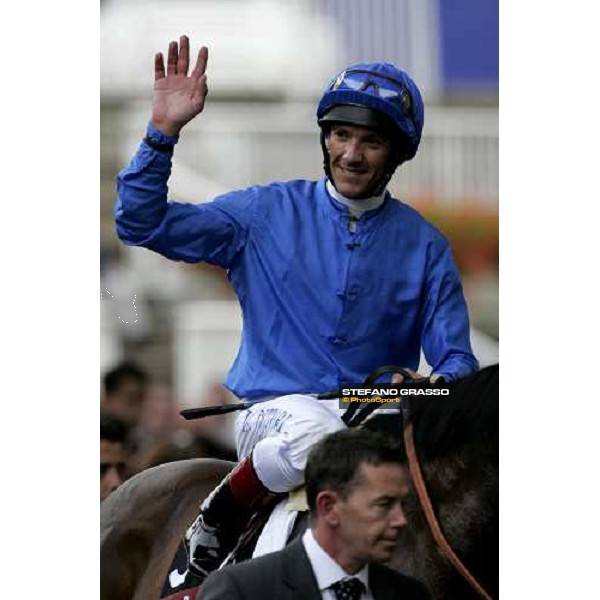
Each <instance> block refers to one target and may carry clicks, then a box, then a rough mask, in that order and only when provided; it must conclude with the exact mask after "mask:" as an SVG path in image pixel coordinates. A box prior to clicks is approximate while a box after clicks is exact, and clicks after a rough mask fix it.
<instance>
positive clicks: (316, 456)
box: [305, 429, 403, 513]
mask: <svg viewBox="0 0 600 600" xmlns="http://www.w3.org/2000/svg"><path fill="white" fill-rule="evenodd" d="M365 463H366V464H369V465H380V464H382V463H395V464H398V465H402V464H403V453H402V450H401V447H400V445H399V444H398V443H397V442H396V441H395V440H394V439H393V438H391V437H390V436H388V435H385V434H382V433H377V432H373V431H368V430H366V429H344V430H342V431H336V432H335V433H332V434H330V435H328V436H326V437H325V438H323V439H322V440H321V441H320V442H319V443H317V444H316V445H315V446H314V447H313V449H312V450H311V451H310V454H309V456H308V461H307V463H306V472H305V482H306V498H307V500H308V506H309V508H310V510H311V512H313V513H314V511H315V508H316V499H317V495H318V494H319V492H322V491H324V490H331V491H335V492H337V493H338V494H340V496H342V498H346V497H347V496H348V494H349V493H350V491H351V489H352V488H353V487H354V486H355V485H357V484H358V483H359V481H360V480H359V479H358V478H357V475H358V471H359V467H360V465H361V464H365Z"/></svg>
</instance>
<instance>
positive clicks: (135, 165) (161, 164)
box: [114, 126, 257, 268]
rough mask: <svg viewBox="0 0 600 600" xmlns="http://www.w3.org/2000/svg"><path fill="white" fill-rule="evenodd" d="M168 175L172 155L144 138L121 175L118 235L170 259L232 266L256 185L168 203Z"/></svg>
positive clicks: (242, 239)
mask: <svg viewBox="0 0 600 600" xmlns="http://www.w3.org/2000/svg"><path fill="white" fill-rule="evenodd" d="M148 133H149V135H152V137H153V139H156V141H158V142H159V143H173V140H174V139H175V138H170V137H169V136H164V135H162V134H160V132H158V133H157V132H156V130H154V129H153V128H152V127H151V126H150V127H149V129H148ZM170 174H171V155H170V154H167V153H164V152H158V151H156V150H154V149H152V148H150V147H149V146H148V145H147V144H146V143H144V142H143V143H142V144H141V145H140V147H139V149H138V151H137V153H136V155H135V156H134V157H133V160H132V161H131V163H130V164H129V166H128V167H126V168H125V169H123V170H122V171H121V172H120V173H119V175H118V177H117V202H116V205H115V210H114V215H115V223H116V230H117V235H118V236H119V238H120V239H121V241H123V242H124V243H125V244H127V245H130V246H143V247H144V248H149V249H150V250H154V251H155V252H158V253H159V254H162V255H163V256H166V257H167V258H170V259H172V260H180V261H185V262H189V263H195V262H202V261H205V262H209V263H212V264H216V265H219V266H221V267H224V268H230V267H231V265H232V264H233V263H234V261H235V260H236V258H237V257H238V255H239V253H240V252H241V251H242V250H243V248H244V246H245V244H246V241H247V238H248V234H249V229H250V225H251V222H252V219H253V211H254V199H255V197H256V193H257V192H256V188H250V189H248V190H241V191H238V192H231V193H228V194H224V195H223V196H219V197H218V198H216V199H215V200H213V201H212V202H206V203H204V204H187V203H181V202H167V194H168V187H167V181H168V179H169V176H170Z"/></svg>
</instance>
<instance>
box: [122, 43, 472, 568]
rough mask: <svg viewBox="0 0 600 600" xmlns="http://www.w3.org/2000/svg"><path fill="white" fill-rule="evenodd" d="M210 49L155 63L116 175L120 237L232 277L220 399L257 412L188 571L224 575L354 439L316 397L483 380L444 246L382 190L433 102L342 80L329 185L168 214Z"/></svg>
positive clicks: (325, 145)
mask: <svg viewBox="0 0 600 600" xmlns="http://www.w3.org/2000/svg"><path fill="white" fill-rule="evenodd" d="M207 59H208V51H207V49H206V48H205V47H203V48H201V49H200V51H199V53H198V58H197V61H196V65H195V68H194V70H193V71H192V73H191V75H189V76H188V68H189V41H188V39H187V37H185V36H183V37H182V38H180V43H179V46H178V44H177V43H176V42H171V44H170V46H169V54H168V61H167V71H166V73H165V67H164V61H163V57H162V54H158V55H157V56H156V59H155V85H154V99H153V111H152V121H151V123H150V124H149V125H148V129H147V136H146V138H145V139H144V141H143V143H142V144H141V146H140V148H139V150H138V152H137V154H136V155H135V156H134V158H133V160H132V162H131V164H130V165H129V166H128V167H127V168H125V169H124V170H123V171H122V172H121V173H120V174H119V177H118V199H117V203H116V207H115V220H116V226H117V232H118V235H119V237H120V239H121V240H122V241H123V242H124V243H126V244H129V245H134V246H144V247H146V248H149V249H151V250H153V251H156V252H159V253H161V254H162V255H164V256H166V257H168V258H171V259H173V260H183V261H186V262H200V261H206V262H209V263H212V264H217V265H219V266H221V267H223V268H225V269H227V270H228V276H229V280H230V281H231V284H232V286H233V288H234V290H235V292H236V294H237V296H238V298H239V301H240V303H241V306H242V312H243V315H244V322H243V331H242V338H241V345H240V349H239V352H238V355H237V357H236V359H235V362H234V364H233V366H232V368H231V370H230V371H229V373H228V375H227V379H226V382H225V385H226V386H227V387H228V388H229V389H230V390H231V391H232V392H233V393H235V394H236V395H237V396H238V397H240V398H242V399H244V401H245V402H247V403H250V404H251V407H250V408H249V409H247V410H245V411H243V412H241V413H240V414H239V416H238V418H237V421H236V443H237V451H238V458H239V460H240V463H239V464H238V466H237V467H236V468H235V469H234V470H233V471H232V472H231V473H230V474H229V475H228V477H227V478H226V479H225V480H224V481H223V482H222V483H221V484H220V485H219V486H218V487H217V488H216V489H215V490H214V491H213V493H212V494H211V495H210V496H209V497H208V498H207V499H206V500H205V501H204V502H203V504H202V506H201V507H200V514H199V516H198V518H197V519H196V521H195V522H194V524H193V525H192V527H191V528H190V530H189V531H188V532H187V534H186V544H187V547H188V553H189V558H190V568H191V570H192V571H193V572H195V573H196V574H199V575H205V574H206V573H208V572H210V571H211V570H214V569H215V568H216V567H217V566H218V565H219V564H220V562H221V561H222V560H223V559H224V558H225V557H226V555H227V554H228V553H229V552H230V551H231V549H232V547H233V545H234V543H235V541H236V539H237V537H238V536H239V534H240V533H241V531H242V529H243V528H244V526H245V525H246V523H247V521H248V519H249V518H250V516H251V515H252V513H253V511H254V510H255V508H256V507H257V506H258V505H259V504H260V503H261V502H262V501H263V500H264V499H265V498H266V497H268V495H269V494H277V493H283V492H288V491H290V490H292V489H294V488H296V487H297V486H298V485H300V484H301V483H302V482H303V471H304V467H305V464H306V459H307V455H308V452H309V449H310V447H311V446H312V445H313V444H314V443H316V442H317V441H318V440H319V439H321V438H322V437H323V436H325V435H326V434H328V433H330V432H333V431H336V430H339V429H342V428H344V427H345V425H344V422H343V421H342V419H341V413H342V411H340V409H339V406H338V402H337V400H332V401H319V400H317V399H316V396H317V395H318V394H319V393H321V392H325V391H330V390H332V389H336V388H337V387H339V385H340V384H341V383H344V382H352V383H357V382H360V381H363V380H364V378H365V376H366V375H367V374H368V373H369V372H371V371H373V370H374V369H375V368H377V367H379V366H381V365H384V364H398V365H402V366H404V367H407V368H409V369H417V367H418V364H419V358H420V350H421V348H422V349H423V351H424V353H425V357H426V359H427V361H428V363H429V364H431V365H432V367H433V373H434V375H433V377H436V378H437V377H443V378H444V379H445V380H447V381H451V380H454V379H457V378H459V377H464V376H466V375H468V374H470V373H472V372H474V371H475V370H477V368H478V364H477V360H476V359H475V357H474V356H473V353H472V350H471V345H470V341H469V319H468V314H467V307H466V303H465V300H464V296H463V292H462V287H461V283H460V279H459V275H458V271H457V268H456V265H455V263H454V259H453V256H452V252H451V249H450V246H449V244H448V242H447V240H446V239H445V238H444V237H443V236H442V234H441V233H440V232H439V231H438V230H437V229H435V228H434V227H433V226H432V225H431V224H430V223H428V222H427V221H426V220H425V219H424V218H423V217H422V216H421V215H420V214H419V213H417V212H416V211H415V210H414V209H412V208H410V207H409V206H407V205H406V204H404V203H402V202H400V201H398V200H396V199H394V198H392V196H391V195H390V193H389V192H388V191H387V189H386V186H387V184H388V182H389V180H390V178H391V177H392V175H393V174H394V172H395V170H396V169H397V167H398V166H400V165H401V164H402V163H404V162H406V161H408V160H410V159H412V158H413V157H414V156H415V154H416V153H417V149H418V147H419V142H420V140H421V132H422V129H423V113H424V109H423V101H422V99H421V94H420V92H419V90H418V88H417V86H416V84H415V83H414V82H413V80H412V79H411V78H410V77H409V76H408V75H407V74H406V73H405V72H403V71H401V70H399V69H397V68H396V67H394V66H393V65H391V64H388V63H368V64H358V65H353V66H351V67H348V68H347V69H345V70H344V71H342V72H341V73H340V74H339V75H337V76H336V77H335V78H334V79H333V80H332V82H331V83H330V84H329V85H328V87H327V89H326V90H325V92H324V94H323V97H322V98H321V100H320V102H319V105H318V108H317V122H318V124H319V127H320V128H321V146H322V150H323V158H324V168H325V174H326V177H324V178H323V179H321V180H320V181H302V180H297V181H291V182H286V183H273V184H270V185H265V186H254V187H251V188H248V189H245V190H241V191H236V192H231V193H227V194H224V195H223V196H220V197H218V198H216V199H215V200H213V201H212V202H208V203H203V204H198V205H195V204H183V203H177V202H171V203H167V181H168V178H169V175H170V170H171V158H172V154H173V150H174V146H175V144H176V143H177V141H178V136H179V132H180V131H181V129H182V128H183V126H184V125H185V124H186V123H187V122H189V121H190V120H192V119H193V118H194V117H195V116H196V115H197V114H199V113H200V112H201V111H202V109H203V108H204V102H205V99H206V94H207V91H208V88H207V85H206V73H205V70H206V63H207Z"/></svg>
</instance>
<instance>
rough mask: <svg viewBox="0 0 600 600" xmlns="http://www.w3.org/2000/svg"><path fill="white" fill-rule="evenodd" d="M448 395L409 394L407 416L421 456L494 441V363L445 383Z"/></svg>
mask: <svg viewBox="0 0 600 600" xmlns="http://www.w3.org/2000/svg"><path fill="white" fill-rule="evenodd" d="M449 387H450V395H449V396H416V397H411V402H410V418H411V419H412V421H413V423H414V431H415V444H416V446H417V448H418V449H419V454H420V455H421V457H422V458H434V457H436V456H444V455H446V454H448V453H450V452H452V451H455V450H460V449H461V448H463V447H466V446H471V445H475V444H477V445H480V444H483V445H484V446H483V447H485V444H489V445H490V448H491V449H493V445H494V444H495V446H496V448H497V444H498V365H492V366H490V367H486V368H484V369H482V370H481V371H478V372H477V373H474V374H473V375H470V376H468V377H465V378H464V379H460V380H458V381H455V382H453V383H451V384H450V385H449Z"/></svg>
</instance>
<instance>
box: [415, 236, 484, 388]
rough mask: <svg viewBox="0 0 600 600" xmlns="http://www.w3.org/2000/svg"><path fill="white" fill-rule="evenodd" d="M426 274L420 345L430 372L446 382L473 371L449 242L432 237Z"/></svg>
mask: <svg viewBox="0 0 600 600" xmlns="http://www.w3.org/2000/svg"><path fill="white" fill-rule="evenodd" d="M430 249H431V251H432V256H431V259H430V265H429V270H428V276H427V288H426V298H425V305H424V312H423V317H424V318H423V330H422V340H421V343H422V346H423V353H424V354H425V358H426V360H427V362H428V363H429V364H430V365H431V367H432V373H439V374H440V375H443V376H444V377H445V378H446V379H447V380H448V381H453V380H455V379H458V378H461V377H466V376H467V375H469V374H471V373H473V372H475V371H477V369H478V368H479V364H478V362H477V359H476V358H475V356H474V355H473V351H472V349H471V341H470V336H469V331H470V329H469V314H468V311H467V303H466V302H465V297H464V295H463V290H462V285H461V283H460V276H459V274H458V269H457V267H456V263H455V262H454V258H453V256H452V251H451V249H450V245H449V244H448V242H447V241H446V240H445V239H443V238H442V239H441V240H435V241H434V243H433V244H432V247H431V248H430Z"/></svg>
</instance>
